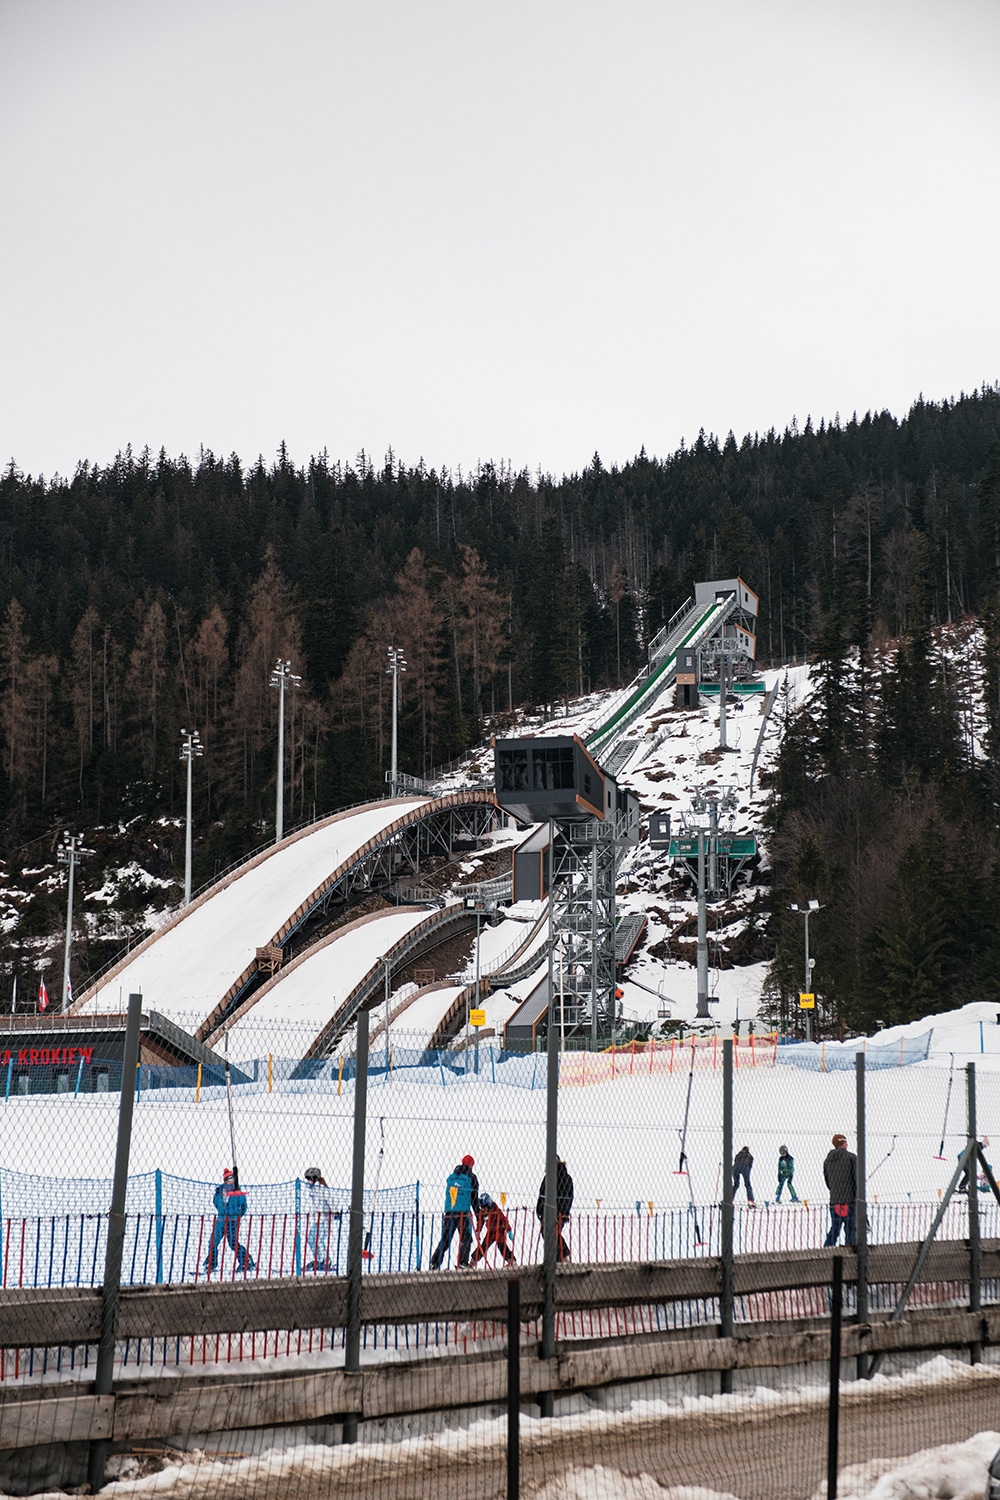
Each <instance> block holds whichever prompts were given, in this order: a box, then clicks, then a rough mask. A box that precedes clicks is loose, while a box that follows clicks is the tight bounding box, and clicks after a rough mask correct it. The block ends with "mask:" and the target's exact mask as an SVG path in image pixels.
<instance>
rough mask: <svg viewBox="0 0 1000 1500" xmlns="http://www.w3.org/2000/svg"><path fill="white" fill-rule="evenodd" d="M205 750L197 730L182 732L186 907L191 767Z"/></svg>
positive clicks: (188, 872)
mask: <svg viewBox="0 0 1000 1500" xmlns="http://www.w3.org/2000/svg"><path fill="white" fill-rule="evenodd" d="M204 753H205V749H204V746H203V745H202V743H201V740H200V738H199V736H198V731H197V729H182V730H181V756H180V758H181V760H186V761H187V826H186V828H185V832H184V905H185V906H187V905H188V904H189V902H190V900H191V767H192V765H193V763H194V759H195V756H196V755H204Z"/></svg>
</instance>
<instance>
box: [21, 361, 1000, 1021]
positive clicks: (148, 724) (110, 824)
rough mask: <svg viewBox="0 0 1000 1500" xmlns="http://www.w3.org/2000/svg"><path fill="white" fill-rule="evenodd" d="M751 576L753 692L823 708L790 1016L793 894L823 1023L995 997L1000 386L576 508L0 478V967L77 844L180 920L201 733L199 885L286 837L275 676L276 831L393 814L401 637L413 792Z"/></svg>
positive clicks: (98, 867) (772, 930)
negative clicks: (389, 810)
mask: <svg viewBox="0 0 1000 1500" xmlns="http://www.w3.org/2000/svg"><path fill="white" fill-rule="evenodd" d="M736 573H739V574H740V575H742V576H743V577H744V578H745V579H746V580H747V582H748V583H749V584H750V586H751V587H752V588H754V589H756V590H757V591H758V593H759V595H760V599H761V617H760V620H759V624H758V659H759V662H760V664H761V665H763V666H777V665H781V664H783V663H798V662H802V661H804V660H809V661H811V662H812V663H813V664H814V673H815V681H816V688H817V691H816V694H815V697H814V700H813V702H812V705H811V706H810V708H809V709H808V710H807V711H806V712H804V713H802V714H801V715H799V716H798V717H797V718H792V719H790V721H789V722H788V723H787V724H786V726H785V734H784V741H783V748H782V751H781V755H780V759H779V763H778V767H777V771H776V773H775V774H774V776H773V780H772V790H773V798H772V802H771V807H770V812H769V825H770V826H769V827H768V828H767V829H766V830H765V832H766V835H767V841H768V850H769V853H768V862H767V866H766V868H763V869H762V870H761V871H760V872H759V873H758V879H759V881H760V886H761V890H760V900H759V908H758V909H757V911H756V915H755V918H754V920H755V924H756V928H757V931H758V937H757V944H758V951H757V952H756V954H755V956H766V957H768V958H769V959H773V960H774V962H773V966H772V970H771V981H770V983H771V986H772V989H773V991H774V994H775V996H777V995H779V994H780V993H781V992H782V990H784V991H786V992H787V991H789V990H792V989H794V988H795V987H796V986H797V983H798V980H797V977H796V976H797V974H798V966H799V964H800V956H799V955H800V945H801V923H799V922H797V921H796V919H795V917H794V915H790V914H788V912H787V906H788V903H789V902H790V901H794V900H797V899H799V898H801V897H808V898H816V899H819V900H820V901H821V902H822V903H823V907H824V910H823V912H822V914H821V916H820V917H819V918H818V919H817V934H819V933H820V932H822V942H823V951H824V954H825V959H824V967H825V972H826V978H827V995H826V999H827V1002H828V1005H827V1009H828V1014H829V1015H831V1016H833V1017H835V1018H836V1022H837V1024H838V1025H839V1023H840V1022H841V1021H842V1022H843V1023H844V1024H845V1025H846V1026H847V1027H849V1028H850V1027H860V1026H870V1025H873V1024H874V1023H875V1022H877V1021H878V1020H883V1021H885V1022H887V1023H888V1022H892V1021H898V1020H903V1019H907V1018H909V1017H911V1016H914V1017H916V1016H920V1015H923V1014H926V1013H927V1012H928V1009H943V1008H945V1007H946V1006H947V1005H948V1004H951V1003H959V1002H960V1001H962V1000H964V999H970V998H980V999H981V998H992V997H993V996H995V995H996V996H1000V985H998V981H997V978H996V977H995V976H996V973H997V967H998V964H1000V826H998V799H1000V777H998V774H997V766H998V756H1000V387H986V388H983V389H982V390H980V391H977V392H974V393H973V394H971V395H965V396H962V397H960V398H958V399H956V400H950V401H943V402H931V401H924V400H920V401H918V402H917V403H916V404H915V405H914V406H913V407H912V409H911V410H910V411H909V413H908V414H907V415H906V416H904V417H895V416H892V415H890V414H889V413H887V412H883V413H879V414H869V415H867V416H865V417H864V418H857V417H852V418H851V419H850V420H840V419H837V420H835V421H834V422H833V423H832V424H829V425H828V424H825V423H821V424H820V425H819V426H818V427H814V426H813V425H812V423H811V422H809V421H807V422H806V423H805V425H804V426H803V427H798V426H797V425H796V424H793V425H792V427H791V428H790V429H788V430H786V431H784V432H782V433H778V432H775V431H771V432H769V433H767V434H766V435H763V436H761V435H755V436H753V437H747V438H745V439H744V440H743V441H742V442H738V441H736V440H735V439H734V438H733V436H732V435H730V436H729V437H727V438H726V439H725V440H724V441H721V440H718V439H716V438H714V437H711V436H708V435H706V434H705V433H702V434H700V435H699V437H698V439H697V441H696V442H695V443H694V444H693V445H692V446H690V447H687V446H683V447H681V449H680V450H679V451H677V452H675V453H673V454H671V455H669V456H668V457H664V458H657V457H652V456H649V455H647V453H646V452H645V451H644V450H643V451H641V452H640V453H639V455H638V456H637V457H636V458H635V459H634V460H632V461H631V462H630V463H627V464H625V465H624V466H623V467H620V468H617V467H605V465H604V464H603V463H602V461H601V459H600V457H599V456H598V455H597V454H596V453H595V455H594V457H593V460H592V462H591V463H590V464H589V465H588V466H587V467H586V468H585V469H584V470H583V471H582V472H580V473H576V474H573V475H571V476H567V477H563V478H562V479H559V480H556V479H554V478H552V477H549V476H545V475H540V474H536V475H531V474H528V473H524V472H521V473H518V472H514V471H512V470H511V469H509V468H506V467H503V466H496V465H493V464H483V465H482V466H481V467H480V468H478V469H477V470H476V471H475V472H473V473H470V474H463V473H452V472H447V471H440V472H436V471H434V470H433V469H428V468H426V467H425V466H424V465H423V464H422V463H421V464H418V465H417V466H415V467H405V466H404V465H403V464H402V463H400V462H399V461H398V459H397V458H396V457H395V456H394V455H393V454H392V453H390V454H388V455H387V456H386V458H385V459H384V461H383V462H382V463H381V464H376V463H375V462H373V461H372V460H371V459H370V458H369V457H368V456H367V455H365V454H361V455H359V456H358V457H357V459H356V460H355V461H354V462H353V463H350V464H344V463H341V462H335V461H333V460H332V459H330V458H329V457H328V456H327V455H326V454H325V453H323V454H320V455H318V456H314V457H312V458H310V459H309V461H308V462H307V463H305V464H304V465H298V464H296V463H295V462H293V461H292V459H291V458H290V456H289V454H288V453H287V452H286V450H285V448H284V445H282V447H281V448H280V449H279V451H278V452H277V454H276V455H275V457H274V459H273V461H270V462H268V461H265V460H264V459H261V458H259V459H257V461H256V462H255V463H251V464H245V463H244V462H243V461H241V459H240V458H239V457H237V455H235V454H232V455H230V456H229V457H228V458H218V457H216V456H215V455H214V454H213V453H211V452H209V451H208V450H204V449H203V450H202V451H201V452H200V453H199V454H198V455H197V456H196V457H194V458H189V457H185V456H183V455H180V456H170V455H168V454H166V453H165V452H162V451H161V452H160V453H158V454H153V453H150V452H149V451H143V452H141V453H134V452H133V451H132V450H131V449H126V450H125V451H124V452H122V453H120V454H119V455H118V456H117V458H116V459H115V460H114V462H113V463H111V464H110V465H108V466H107V467H106V468H101V467H99V466H95V465H93V464H91V463H89V462H85V461H81V463H80V464H79V466H78V468H77V470H76V472H75V473H74V474H73V475H72V476H71V477H69V478H63V477H54V478H51V479H44V478H42V477H40V476H31V475H28V474H24V473H22V472H21V471H20V470H19V469H18V467H17V465H16V463H15V462H14V461H13V460H11V462H10V463H9V465H8V466H7V468H6V469H5V471H4V472H3V474H2V476H0V750H2V774H0V804H2V814H3V824H2V844H0V859H2V861H3V865H4V870H5V872H6V873H5V883H6V884H7V885H8V887H10V888H11V889H13V888H14V887H16V888H17V890H18V891H19V892H21V893H22V894H24V893H30V894H31V896H32V898H33V899H31V900H30V902H29V901H21V900H15V901H14V902H13V904H12V905H9V906H6V907H5V908H4V914H3V923H2V936H0V969H2V970H3V971H4V972H5V973H6V974H8V975H10V974H11V973H12V972H13V971H14V970H15V969H17V968H18V967H19V966H20V965H22V964H23V965H24V966H25V968H27V960H26V958H25V954H26V953H27V951H28V945H30V944H31V943H32V942H37V941H38V940H40V939H42V938H53V937H54V936H56V935H58V933H59V932H60V924H61V922H62V921H64V906H63V902H62V895H61V890H60V888H59V886H58V881H57V879H56V878H55V877H54V876H52V875H51V871H52V870H53V869H54V858H55V848H56V844H57V841H58V839H59V836H60V835H61V833H62V832H63V830H64V829H70V830H74V831H79V832H81V833H83V834H84V835H85V838H86V840H87V843H88V844H89V846H90V847H91V848H93V850H94V854H93V856H92V858H91V860H90V862H89V864H88V865H87V866H86V867H85V868H84V870H83V872H82V876H81V878H82V880H83V882H84V886H85V887H86V888H94V887H96V886H99V885H100V884H101V881H102V879H103V878H104V873H105V872H106V870H108V869H109V868H111V866H112V864H113V865H114V866H115V867H117V868H119V869H120V868H121V867H123V866H126V865H127V864H128V862H129V861H130V860H134V861H135V862H136V863H137V864H141V865H142V867H143V868H144V869H145V870H147V871H149V872H151V874H152V875H153V876H155V877H156V878H157V879H158V880H159V881H161V882H162V892H163V896H162V899H163V901H164V902H165V903H166V902H175V901H176V900H177V899H178V895H179V887H180V885H181V883H182V881H183V830H182V827H181V824H182V819H183V813H184V791H185V783H184V776H185V768H184V766H183V765H182V763H181V761H180V759H179V750H180V742H181V731H182V729H194V730H197V732H198V734H199V735H200V737H201V741H202V743H203V745H204V755H203V758H202V759H201V760H199V761H198V764H197V770H196V774H195V778H194V787H195V790H194V797H195V819H194V821H195V826H196V828H197V840H196V844H195V869H194V877H195V885H196V886H197V885H199V884H201V883H204V882H205V881H208V880H210V879H211V878H212V877H213V875H214V874H215V873H217V872H218V871H219V870H220V869H222V868H224V867H225V866H227V865H229V864H230V863H231V862H232V861H234V860H236V859H238V858H240V857H242V856H243V855H244V854H246V853H247V852H249V851H250V850H251V849H253V848H255V847H257V846H259V845H261V844H262V843H264V842H266V841H267V839H268V837H273V830H274V797H275V764H276V757H275V747H276V740H277V695H276V693H275V692H274V691H273V690H272V689H271V687H270V686H269V679H270V674H271V670H272V668H273V667H274V664H275V662H276V661H277V660H279V659H284V660H287V661H289V662H290V663H291V669H292V671H293V672H295V673H296V674H297V675H298V676H300V677H301V684H300V685H299V686H298V687H297V688H296V689H294V690H293V691H291V692H290V693H289V697H288V702H287V711H286V712H287V718H286V740H285V753H286V793H285V831H286V832H288V831H289V830H290V829H291V828H292V827H294V826H295V825H296V824H297V823H300V822H303V821H305V820H307V819H310V818H312V817H314V816H317V815H320V814H322V813H325V812H328V811H332V810H334V809H335V808H337V807H339V806H344V805H347V804H350V803H354V802H358V801H360V800H363V799H365V798H368V797H372V796H379V795H381V794H382V792H383V791H384V789H385V772H386V770H387V769H388V766H389V754H390V750H389V721H390V709H391V695H390V679H389V677H388V676H387V672H386V660H387V648H388V647H389V646H390V645H396V646H398V647H400V648H401V649H402V651H403V654H404V656H405V659H406V671H405V673H404V674H403V677H402V693H401V707H400V718H399V746H400V752H399V763H400V769H401V770H402V771H405V772H409V773H411V774H414V775H417V776H420V775H425V774H427V773H428V772H430V771H431V770H432V769H433V768H435V767H437V766H441V765H443V764H444V763H447V762H449V761H450V760H452V759H453V758H455V757H457V756H460V755H461V754H462V753H463V752H465V751H466V750H468V749H469V748H470V747H471V746H473V745H475V744H478V743H480V742H481V741H482V740H483V739H484V737H486V736H488V735H489V734H491V733H497V732H503V730H504V728H505V726H506V725H508V724H509V723H510V722H511V721H512V717H513V715H515V714H516V713H517V712H518V711H519V710H521V709H523V708H525V707H530V708H534V709H544V710H547V711H548V712H556V713H557V712H558V711H559V708H560V705H563V704H566V703H568V702H569V701H570V700H572V699H576V698H578V697H580V696H581V695H584V694H587V693H590V692H595V691H599V690H604V689H608V688H612V687H615V686H617V685H622V684H624V683H626V682H628V681H630V680H631V679H632V677H633V676H634V675H635V673H636V672H637V670H638V669H639V668H640V666H641V663H642V662H643V661H644V659H645V646H646V642H647V640H648V639H649V638H650V637H651V636H652V635H653V634H654V633H655V632H656V630H657V629H658V628H659V627H660V625H661V624H662V623H663V622H664V621H665V620H667V619H668V618H669V617H670V616H671V614H672V613H673V612H674V610H675V609H677V607H678V606H679V605H680V604H681V603H682V602H683V601H684V600H685V599H686V598H687V596H688V595H689V594H690V592H691V589H692V584H693V583H694V581H695V580H696V579H703V578H723V577H728V576H732V575H733V574H736ZM43 870H44V871H46V872H50V873H48V874H46V876H45V877H44V878H43V879H42V880H41V882H40V884H39V885H38V886H37V888H34V889H31V890H30V892H29V887H30V885H31V876H32V872H39V871H43ZM126 896H127V893H123V889H119V890H118V892H117V894H116V897H115V902H116V904H117V907H118V911H117V913H116V916H115V922H114V923H112V922H111V921H110V917H109V922H108V927H107V933H106V941H98V940H96V939H95V940H93V941H90V942H87V941H85V940H83V939H82V938H81V946H80V952H79V955H78V957H77V958H76V959H75V963H76V964H77V965H78V967H79V970H80V977H81V979H83V978H85V977H86V974H87V972H88V971H93V970H94V969H96V968H98V967H99V966H100V965H101V964H102V963H104V962H105V961H106V959H107V958H108V956H109V955H110V952H111V950H112V948H113V946H114V942H115V941H116V940H120V937H121V934H122V932H123V931H125V930H127V928H128V921H127V912H125V911H124V908H125V907H126V906H127V899H126ZM147 900H148V891H144V892H142V893H141V897H140V893H138V892H137V893H136V896H135V901H136V905H137V906H138V905H141V904H143V903H145V902H147ZM123 912H124V916H123ZM123 920H124V922H125V926H124V928H123V926H122V922H123ZM820 923H821V924H822V925H821V926H820ZM77 982H78V984H79V982H80V981H79V980H78V981H77ZM2 988H3V991H4V993H3V994H2V995H0V1005H2V1006H3V1007H4V1008H8V1007H9V1000H8V997H7V994H6V991H7V989H8V988H9V983H6V982H5V983H4V984H3V986H2Z"/></svg>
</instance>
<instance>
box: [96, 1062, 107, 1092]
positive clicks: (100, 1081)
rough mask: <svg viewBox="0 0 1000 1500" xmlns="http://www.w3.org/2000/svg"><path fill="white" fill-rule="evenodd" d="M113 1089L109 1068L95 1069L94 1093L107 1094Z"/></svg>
mask: <svg viewBox="0 0 1000 1500" xmlns="http://www.w3.org/2000/svg"><path fill="white" fill-rule="evenodd" d="M110 1087H111V1078H110V1076H109V1074H108V1070H107V1068H95V1069H94V1093H95V1094H106V1093H107V1092H108V1090H109V1089H110Z"/></svg>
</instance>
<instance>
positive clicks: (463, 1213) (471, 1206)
mask: <svg viewBox="0 0 1000 1500" xmlns="http://www.w3.org/2000/svg"><path fill="white" fill-rule="evenodd" d="M475 1165H476V1163H475V1159H474V1157H471V1156H463V1157H462V1160H461V1161H460V1162H459V1164H458V1166H457V1167H456V1168H455V1170H454V1172H452V1174H451V1176H450V1177H449V1178H448V1181H447V1183H446V1184H445V1193H444V1212H443V1213H442V1215H441V1238H440V1240H439V1241H438V1243H437V1245H436V1247H435V1249H434V1253H433V1255H432V1256H431V1270H432V1271H439V1270H440V1269H441V1262H442V1261H443V1260H444V1258H445V1256H446V1255H447V1253H448V1251H449V1249H450V1248H451V1242H452V1240H453V1239H454V1237H455V1231H456V1230H457V1231H458V1265H459V1269H460V1270H463V1271H464V1270H467V1269H468V1265H469V1253H470V1251H471V1250H472V1225H473V1223H474V1222H475V1216H476V1215H477V1214H478V1213H479V1178H478V1177H477V1176H476V1174H475V1172H474V1171H473V1170H472V1169H473V1167H474V1166H475Z"/></svg>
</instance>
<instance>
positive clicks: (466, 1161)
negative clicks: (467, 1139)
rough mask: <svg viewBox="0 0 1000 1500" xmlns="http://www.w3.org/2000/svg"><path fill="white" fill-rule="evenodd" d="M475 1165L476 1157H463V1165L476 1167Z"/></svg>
mask: <svg viewBox="0 0 1000 1500" xmlns="http://www.w3.org/2000/svg"><path fill="white" fill-rule="evenodd" d="M475 1165H476V1158H475V1157H474V1156H463V1157H462V1166H463V1167H474V1166H475Z"/></svg>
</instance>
